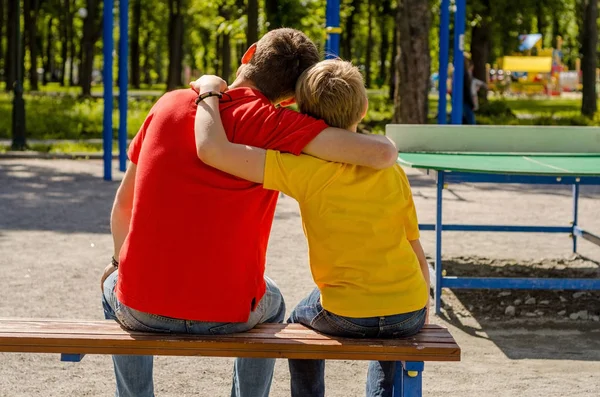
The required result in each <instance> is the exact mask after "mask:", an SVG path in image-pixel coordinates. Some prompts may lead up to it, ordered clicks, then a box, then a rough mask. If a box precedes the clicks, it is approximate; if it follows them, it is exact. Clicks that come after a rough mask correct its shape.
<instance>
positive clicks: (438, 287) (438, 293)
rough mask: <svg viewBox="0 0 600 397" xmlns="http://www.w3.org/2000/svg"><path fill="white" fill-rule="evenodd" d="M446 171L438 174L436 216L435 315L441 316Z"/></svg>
mask: <svg viewBox="0 0 600 397" xmlns="http://www.w3.org/2000/svg"><path fill="white" fill-rule="evenodd" d="M443 194H444V171H440V172H438V174H437V195H436V198H437V207H436V214H435V296H434V298H435V314H440V311H441V299H442V198H443Z"/></svg>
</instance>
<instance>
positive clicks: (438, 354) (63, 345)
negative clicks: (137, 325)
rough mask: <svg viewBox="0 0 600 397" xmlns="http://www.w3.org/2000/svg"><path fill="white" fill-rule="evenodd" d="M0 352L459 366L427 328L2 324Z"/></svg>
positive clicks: (438, 331)
mask: <svg viewBox="0 0 600 397" xmlns="http://www.w3.org/2000/svg"><path fill="white" fill-rule="evenodd" d="M0 351H3V352H34V353H69V354H153V355H177V356H216V357H275V358H322V359H348V360H397V361H459V360H460V348H459V347H458V345H457V344H456V342H455V341H454V339H453V338H452V336H451V335H450V333H449V332H448V330H447V329H445V328H444V327H441V326H438V325H428V326H426V327H425V328H424V330H423V332H421V333H419V334H418V335H416V336H414V337H411V338H405V339H349V338H337V337H332V336H328V335H323V334H319V333H317V332H315V331H313V330H311V329H308V328H306V327H304V326H302V325H300V324H263V325H260V326H258V327H256V328H255V329H253V330H251V331H249V332H245V333H240V334H232V335H219V336H197V335H180V334H167V333H165V334H159V333H143V332H130V331H127V330H124V329H122V328H121V327H120V326H119V325H118V324H117V323H115V322H113V321H64V320H63V321H60V320H58V321H55V320H37V319H27V320H22V319H18V320H17V319H0Z"/></svg>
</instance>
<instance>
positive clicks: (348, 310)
mask: <svg viewBox="0 0 600 397" xmlns="http://www.w3.org/2000/svg"><path fill="white" fill-rule="evenodd" d="M193 85H194V87H195V88H196V89H197V90H198V92H200V93H201V94H204V93H207V92H211V91H214V94H215V95H217V96H218V95H219V94H218V93H219V92H222V91H224V90H226V84H225V82H224V81H222V80H221V79H219V78H217V77H215V76H204V77H202V78H200V79H199V80H198V81H196V82H195V83H193ZM296 101H297V104H298V107H299V109H300V111H301V112H302V113H307V114H309V115H311V116H313V117H316V118H320V119H323V120H325V122H327V123H328V124H329V125H330V126H335V127H340V128H345V129H348V130H349V131H356V129H357V126H358V123H359V121H360V120H361V119H362V118H363V117H364V115H365V114H366V111H367V95H366V91H365V88H364V84H363V80H362V76H361V74H360V72H359V71H358V69H357V68H356V67H354V66H352V65H351V64H350V63H349V62H344V61H341V60H328V61H323V62H320V63H318V64H317V65H315V66H314V67H312V68H310V69H308V70H307V71H306V72H305V73H304V74H303V75H302V76H301V77H300V79H299V80H298V83H297V85H296ZM195 134H196V144H197V148H198V156H199V157H200V159H201V160H202V161H204V162H205V163H207V164H209V165H211V166H213V167H216V168H218V169H220V170H222V171H225V172H227V173H230V174H233V175H236V176H238V177H241V178H244V179H247V180H250V181H253V182H256V183H263V185H264V188H265V189H271V190H279V191H281V192H283V193H285V194H287V195H289V196H291V197H293V198H295V199H296V200H297V201H298V203H299V204H300V211H301V213H302V220H303V226H304V231H305V234H306V238H307V240H308V247H309V257H310V267H311V271H312V275H313V278H314V280H315V283H316V284H317V288H316V289H315V290H314V291H313V292H312V293H311V294H310V295H309V296H308V297H307V298H305V299H304V300H303V301H301V302H300V303H299V304H298V305H297V306H296V308H295V309H294V310H293V311H292V313H291V315H290V318H289V319H288V322H293V323H301V324H304V325H306V326H308V327H311V328H314V329H316V330H317V331H320V332H323V333H327V334H331V335H338V336H347V337H356V338H395V337H406V336H410V335H414V334H416V333H417V332H418V331H419V330H420V329H421V328H422V326H423V324H425V323H426V321H427V305H428V299H429V293H428V292H429V271H428V266H427V262H426V260H425V255H424V253H423V249H422V247H421V244H420V242H419V229H418V223H417V215H416V210H415V206H414V202H413V199H412V194H411V191H410V185H409V183H408V179H407V177H406V174H405V173H404V171H403V170H402V169H401V168H400V166H398V165H395V166H393V167H391V168H388V169H385V170H379V171H377V170H373V169H370V168H367V167H360V166H353V165H348V164H342V163H334V162H328V161H323V160H320V159H318V158H315V157H311V156H308V155H300V156H294V155H291V154H282V153H279V152H276V151H272V150H264V149H259V148H254V147H249V146H245V145H239V144H233V143H230V142H229V141H228V140H227V137H226V135H225V131H224V130H223V126H222V123H221V121H220V117H219V110H218V100H217V98H216V97H208V98H206V99H204V100H203V101H202V102H200V104H199V106H198V110H197V114H196V125H195ZM289 365H290V373H291V388H292V396H293V397H299V396H324V393H325V385H324V361H323V360H290V361H289ZM394 365H395V364H394V363H393V362H372V363H370V365H369V374H368V379H367V395H368V396H385V395H391V390H392V379H393V371H394Z"/></svg>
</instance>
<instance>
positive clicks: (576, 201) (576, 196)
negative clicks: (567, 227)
mask: <svg viewBox="0 0 600 397" xmlns="http://www.w3.org/2000/svg"><path fill="white" fill-rule="evenodd" d="M578 209H579V185H578V184H574V185H573V232H572V233H571V236H573V253H577V235H576V234H575V227H576V226H577V212H578Z"/></svg>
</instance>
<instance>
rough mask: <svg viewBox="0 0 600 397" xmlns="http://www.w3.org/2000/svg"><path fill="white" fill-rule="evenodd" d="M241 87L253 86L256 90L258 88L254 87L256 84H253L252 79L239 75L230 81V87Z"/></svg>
mask: <svg viewBox="0 0 600 397" xmlns="http://www.w3.org/2000/svg"><path fill="white" fill-rule="evenodd" d="M241 87H246V88H253V89H255V90H258V88H256V86H255V85H254V83H253V82H252V81H250V80H248V79H246V78H244V77H241V76H240V77H238V78H237V79H235V81H234V82H233V83H231V85H230V86H229V88H230V89H233V88H241ZM259 91H260V90H259Z"/></svg>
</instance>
